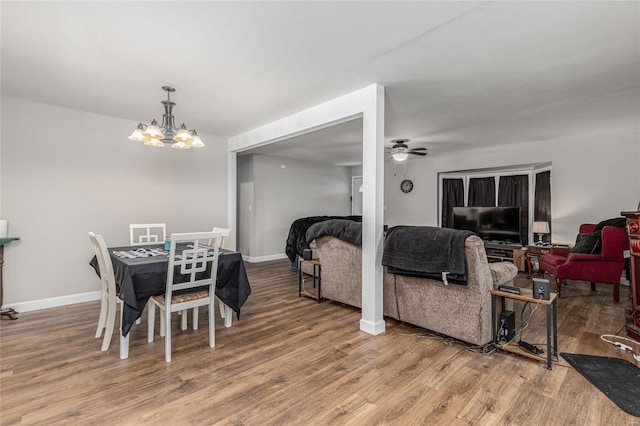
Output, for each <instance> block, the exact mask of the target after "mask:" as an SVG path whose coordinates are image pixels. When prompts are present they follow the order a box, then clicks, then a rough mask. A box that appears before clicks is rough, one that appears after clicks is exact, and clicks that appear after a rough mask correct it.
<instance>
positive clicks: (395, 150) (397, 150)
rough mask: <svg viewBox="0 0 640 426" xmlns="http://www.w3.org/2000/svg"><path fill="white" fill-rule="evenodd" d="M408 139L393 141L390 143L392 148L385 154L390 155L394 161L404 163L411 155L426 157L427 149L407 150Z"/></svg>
mask: <svg viewBox="0 0 640 426" xmlns="http://www.w3.org/2000/svg"><path fill="white" fill-rule="evenodd" d="M408 142H409V139H394V140H392V141H391V143H392V144H393V146H392V147H391V149H387V152H389V153H391V158H393V159H394V160H396V161H405V160H406V159H407V158H409V154H411V155H420V156H422V157H424V156H425V155H427V148H409V146H408V145H407V143H408Z"/></svg>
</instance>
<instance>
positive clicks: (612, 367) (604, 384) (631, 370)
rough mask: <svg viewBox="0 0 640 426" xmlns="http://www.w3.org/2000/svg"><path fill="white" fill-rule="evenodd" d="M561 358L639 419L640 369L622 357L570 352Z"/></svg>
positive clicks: (626, 411)
mask: <svg viewBox="0 0 640 426" xmlns="http://www.w3.org/2000/svg"><path fill="white" fill-rule="evenodd" d="M560 356H562V357H563V358H564V359H566V360H567V362H568V363H569V364H571V366H572V367H573V368H575V369H576V370H577V371H578V373H580V374H582V375H583V376H584V378H585V379H587V380H588V381H589V382H591V384H592V385H594V386H595V387H597V388H598V389H600V391H601V392H602V393H604V394H605V395H607V397H609V399H610V400H611V401H613V402H614V403H615V404H616V405H617V406H618V407H620V408H621V409H622V410H623V411H624V412H625V413H627V414H631V415H632V416H636V417H640V368H638V367H636V366H635V365H633V364H631V363H630V362H629V361H626V360H624V359H620V358H609V357H603V356H594V355H580V354H570V353H561V354H560Z"/></svg>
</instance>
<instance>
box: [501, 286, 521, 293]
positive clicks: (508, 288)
mask: <svg viewBox="0 0 640 426" xmlns="http://www.w3.org/2000/svg"><path fill="white" fill-rule="evenodd" d="M498 290H500V291H506V292H507V293H512V294H520V289H519V288H518V287H512V286H510V285H500V286H498Z"/></svg>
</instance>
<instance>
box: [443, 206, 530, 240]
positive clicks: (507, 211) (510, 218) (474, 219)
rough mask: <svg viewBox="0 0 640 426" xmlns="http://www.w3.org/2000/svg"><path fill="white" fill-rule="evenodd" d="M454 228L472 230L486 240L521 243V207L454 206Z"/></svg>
mask: <svg viewBox="0 0 640 426" xmlns="http://www.w3.org/2000/svg"><path fill="white" fill-rule="evenodd" d="M453 228H454V229H466V230H469V231H472V232H474V233H475V234H476V235H478V236H479V237H480V238H482V239H483V240H484V241H495V242H500V243H506V244H521V241H520V207H454V208H453Z"/></svg>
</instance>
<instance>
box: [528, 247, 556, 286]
mask: <svg viewBox="0 0 640 426" xmlns="http://www.w3.org/2000/svg"><path fill="white" fill-rule="evenodd" d="M550 251H551V246H536V245H531V246H527V252H526V256H527V271H528V273H529V278H531V272H532V271H533V267H532V266H531V259H532V258H535V259H536V262H538V267H539V266H540V258H541V257H542V256H544V255H545V254H548V253H549V252H550Z"/></svg>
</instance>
